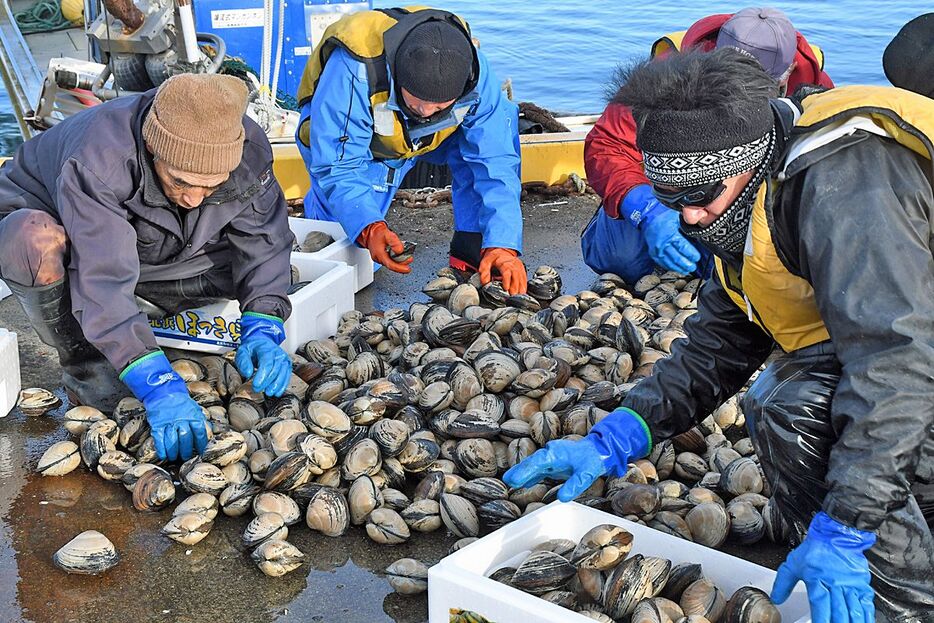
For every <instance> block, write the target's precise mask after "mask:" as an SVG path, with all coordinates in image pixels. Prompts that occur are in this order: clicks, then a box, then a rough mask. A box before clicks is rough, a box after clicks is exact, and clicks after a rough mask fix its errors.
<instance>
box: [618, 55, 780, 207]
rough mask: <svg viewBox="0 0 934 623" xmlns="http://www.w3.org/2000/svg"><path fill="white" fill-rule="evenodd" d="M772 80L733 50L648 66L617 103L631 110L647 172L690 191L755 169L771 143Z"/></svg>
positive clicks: (636, 72) (632, 75) (634, 74)
mask: <svg viewBox="0 0 934 623" xmlns="http://www.w3.org/2000/svg"><path fill="white" fill-rule="evenodd" d="M775 91H776V84H775V81H774V80H773V79H772V78H771V77H769V75H768V74H766V73H765V72H764V71H763V70H762V66H761V65H760V64H759V62H758V61H757V60H755V59H753V58H751V57H748V56H746V55H745V54H743V53H741V52H738V51H736V50H733V49H731V48H721V49H719V50H715V51H713V52H705V53H701V52H690V53H685V54H677V55H673V56H670V57H667V58H665V59H661V60H656V61H651V62H643V63H640V64H638V65H636V66H635V67H633V68H631V69H630V70H629V71H628V75H627V76H626V82H625V84H623V86H621V87H620V90H619V92H618V93H617V96H616V97H615V98H614V101H619V102H620V103H623V104H626V105H627V106H630V107H631V108H632V111H633V115H634V116H635V118H636V122H637V132H636V143H637V145H638V146H639V149H640V150H642V156H643V164H644V166H645V174H646V176H647V177H648V178H649V180H650V181H651V182H653V183H655V184H662V185H666V186H674V187H682V188H683V187H689V186H695V185H699V184H706V183H708V182H713V181H719V180H723V179H726V178H728V177H732V176H734V175H738V174H740V173H743V172H745V171H750V170H753V169H755V168H756V167H757V166H758V165H759V164H760V163H761V162H762V160H763V158H764V157H765V155H766V153H767V150H768V147H769V145H770V144H771V135H772V127H773V125H774V117H773V115H772V110H771V106H770V105H769V97H770V95H772V94H773V93H774V92H775Z"/></svg>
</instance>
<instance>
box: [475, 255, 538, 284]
mask: <svg viewBox="0 0 934 623" xmlns="http://www.w3.org/2000/svg"><path fill="white" fill-rule="evenodd" d="M493 270H496V271H498V272H499V274H500V275H501V276H502V278H503V289H504V290H506V292H509V294H525V291H526V288H527V287H528V284H529V279H528V276H527V275H526V273H525V264H523V263H522V260H520V259H519V254H518V253H516V252H515V251H514V250H512V249H503V248H501V247H490V248H489V249H483V250H482V251H480V270H479V271H478V272H479V273H480V283H482V284H483V285H486V284H488V283H490V281H492V280H493V275H492V271H493Z"/></svg>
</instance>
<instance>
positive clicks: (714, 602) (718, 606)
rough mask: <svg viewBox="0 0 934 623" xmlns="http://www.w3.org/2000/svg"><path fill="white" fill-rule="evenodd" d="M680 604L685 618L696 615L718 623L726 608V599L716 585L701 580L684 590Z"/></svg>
mask: <svg viewBox="0 0 934 623" xmlns="http://www.w3.org/2000/svg"><path fill="white" fill-rule="evenodd" d="M678 604H679V605H680V606H681V610H683V611H684V614H685V616H691V615H692V614H696V615H700V616H702V617H704V618H706V619H707V620H708V621H710V623H717V621H719V619H720V615H721V614H723V611H724V609H725V608H726V598H725V597H724V596H723V592H722V591H721V590H720V589H719V588H717V585H716V584H714V583H713V582H711V581H710V580H708V579H706V578H701V579H700V580H697V581H696V582H694V583H692V584H691V585H690V586H688V587H687V588H686V589H684V593H683V594H682V595H681V600H680V601H679V602H678Z"/></svg>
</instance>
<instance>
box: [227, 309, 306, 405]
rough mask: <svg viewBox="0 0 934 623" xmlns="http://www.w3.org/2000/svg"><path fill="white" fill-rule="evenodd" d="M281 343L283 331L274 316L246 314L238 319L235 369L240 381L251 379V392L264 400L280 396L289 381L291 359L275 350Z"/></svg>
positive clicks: (283, 337) (279, 350)
mask: <svg viewBox="0 0 934 623" xmlns="http://www.w3.org/2000/svg"><path fill="white" fill-rule="evenodd" d="M284 339H285V328H284V327H283V325H282V321H281V320H279V319H278V318H276V317H275V316H267V315H265V314H257V313H256V312H246V313H245V314H243V316H242V317H241V318H240V347H239V348H238V349H237V357H236V363H237V369H238V370H240V374H242V375H243V377H244V378H250V377H251V376H252V377H253V389H255V390H256V391H258V392H263V393H265V394H266V395H267V396H276V397H278V396H281V395H282V394H283V393H284V392H285V388H286V387H288V386H289V380H290V379H291V378H292V359H291V358H290V357H289V355H288V354H287V353H286V352H285V351H284V350H282V348H280V347H279V344H281V343H282V340H284ZM254 373H255V376H254Z"/></svg>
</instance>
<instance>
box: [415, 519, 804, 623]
mask: <svg viewBox="0 0 934 623" xmlns="http://www.w3.org/2000/svg"><path fill="white" fill-rule="evenodd" d="M604 523H609V524H615V525H619V526H623V527H624V528H626V530H628V531H629V532H631V533H632V535H633V537H634V538H633V548H632V553H637V554H642V555H644V556H660V557H663V558H667V559H669V560H671V562H672V564H673V565H675V564H678V563H682V562H693V563H700V564H701V565H702V566H703V569H704V575H705V576H706V577H707V578H708V579H710V580H711V581H713V582H714V583H715V584H716V585H717V586H718V587H720V589H721V590H722V591H723V592H724V593H725V594H726V597H727V598H729V596H730V595H732V594H733V592H734V591H735V590H736V589H738V588H740V587H742V586H756V587H758V588H761V589H762V590H764V591H766V592H769V591H770V590H771V589H772V583H773V581H774V580H775V572H774V571H772V570H771V569H766V568H765V567H761V566H759V565H756V564H753V563H751V562H748V561H745V560H742V559H741V558H736V557H735V556H730V555H729V554H725V553H723V552H719V551H717V550H714V549H710V548H708V547H704V546H702V545H698V544H696V543H691V542H689V541H685V540H683V539H679V538H677V537H674V536H671V535H668V534H665V533H663V532H659V531H658V530H653V529H652V528H647V527H645V526H641V525H639V524H635V523H632V522H631V521H627V520H625V519H622V518H620V517H617V516H615V515H611V514H609V513H605V512H603V511H599V510H596V509H593V508H590V507H588V506H584V505H582V504H577V503H574V502H571V503H562V502H553V503H551V504H549V505H548V506H546V507H544V508H541V509H539V510H537V511H535V512H534V513H531V514H530V515H528V516H526V517H522V518H521V519H518V520H517V521H514V522H512V523H510V524H508V525H506V526H505V527H503V528H500V529H499V530H497V531H495V532H493V533H492V534H489V535H487V536H485V537H483V538H482V539H480V540H478V541H475V542H473V543H471V544H470V545H468V546H467V547H465V548H463V549H461V550H459V551H457V552H455V553H453V554H451V555H450V556H448V557H446V558H444V559H443V560H442V561H441V562H439V563H438V564H437V565H435V566H433V567H432V568H431V569H430V570H429V571H428V621H429V623H449V621H450V617H451V614H450V613H451V610H452V609H458V610H469V611H472V612H475V613H477V614H479V615H480V616H482V617H485V618H486V619H487V620H488V621H490V623H533V622H534V623H539V622H542V623H573V622H579V623H587V622H588V621H592V619H588V618H587V617H585V616H583V615H581V614H577V613H576V612H572V611H571V610H568V609H566V608H562V607H561V606H558V605H556V604H552V603H549V602H547V601H545V600H544V599H540V598H538V597H535V596H533V595H528V594H526V593H523V592H522V591H520V590H518V589H515V588H512V587H510V586H506V585H505V584H501V583H500V582H496V581H494V580H491V579H489V578H488V577H487V576H488V575H489V574H490V573H492V572H493V571H495V570H496V569H499V568H500V567H505V566H514V565H515V564H517V563H518V562H519V561H521V560H522V559H523V558H524V557H525V555H527V554H528V553H529V551H530V550H531V549H532V547H533V546H535V545H537V544H539V543H542V542H544V541H547V540H549V539H557V538H565V539H571V540H572V541H578V540H579V539H580V538H581V537H582V536H583V535H584V533H586V532H587V531H588V530H589V529H590V528H592V527H594V526H596V525H599V524H604ZM778 609H779V610H780V611H781V613H782V620H783V621H784V622H785V623H809V622H810V620H811V616H810V610H809V607H808V601H807V593H806V591H805V588H804V586H803V585H802V584H799V585H798V586H797V587H796V588H795V591H794V593H792V595H791V597H789V598H788V601H786V602H785V603H784V604H782V605H781V606H779V607H778Z"/></svg>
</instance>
